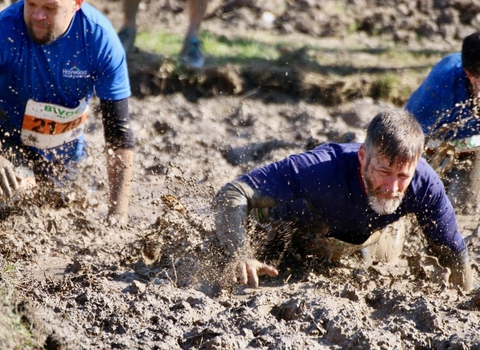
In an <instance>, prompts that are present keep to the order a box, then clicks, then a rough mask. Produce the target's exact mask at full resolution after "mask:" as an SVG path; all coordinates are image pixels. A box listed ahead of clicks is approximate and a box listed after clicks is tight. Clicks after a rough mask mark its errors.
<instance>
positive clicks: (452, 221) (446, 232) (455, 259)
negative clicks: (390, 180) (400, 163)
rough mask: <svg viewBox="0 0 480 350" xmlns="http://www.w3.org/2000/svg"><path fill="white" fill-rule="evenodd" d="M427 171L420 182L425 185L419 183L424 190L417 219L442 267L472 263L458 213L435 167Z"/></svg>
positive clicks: (418, 199)
mask: <svg viewBox="0 0 480 350" xmlns="http://www.w3.org/2000/svg"><path fill="white" fill-rule="evenodd" d="M425 167H427V166H426V165H425ZM427 170H428V173H427V174H425V176H423V177H422V178H421V179H420V180H419V181H420V182H421V184H418V183H417V184H416V186H421V188H423V189H424V190H423V191H418V192H417V198H416V200H417V204H418V206H417V209H416V216H417V220H418V222H419V224H420V225H421V227H422V229H423V233H424V234H425V236H426V238H427V240H428V243H429V245H430V247H431V248H432V250H433V252H434V253H435V254H436V255H437V257H438V258H439V260H440V261H441V262H442V264H444V265H447V266H451V265H452V264H458V263H465V262H466V261H468V251H467V246H466V244H465V241H464V239H463V236H462V234H461V232H460V230H459V228H458V224H457V218H456V215H455V210H454V208H453V206H452V204H451V202H450V200H449V199H448V197H447V195H446V193H445V189H444V187H443V184H442V182H441V180H440V179H439V178H438V176H437V175H436V174H434V172H433V170H431V168H428V169H427Z"/></svg>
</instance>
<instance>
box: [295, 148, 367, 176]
mask: <svg viewBox="0 0 480 350" xmlns="http://www.w3.org/2000/svg"><path fill="white" fill-rule="evenodd" d="M359 148H360V144H359V143H344V144H341V143H325V144H322V145H320V146H318V147H316V148H314V149H312V150H310V151H307V152H304V153H300V154H296V155H293V156H290V157H288V158H287V159H286V162H287V163H288V164H291V165H294V166H295V167H297V168H304V169H310V170H314V169H317V170H319V169H322V171H326V170H327V169H329V170H330V171H336V169H338V168H341V169H343V168H345V167H347V168H350V167H353V166H356V164H357V162H358V156H357V154H358V150H359ZM319 171H320V170H319Z"/></svg>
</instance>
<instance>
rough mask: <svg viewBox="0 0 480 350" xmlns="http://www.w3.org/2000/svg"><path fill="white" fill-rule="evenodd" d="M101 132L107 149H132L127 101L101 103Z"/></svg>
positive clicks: (132, 142)
mask: <svg viewBox="0 0 480 350" xmlns="http://www.w3.org/2000/svg"><path fill="white" fill-rule="evenodd" d="M100 109H101V112H102V121H103V130H104V135H105V144H106V147H107V148H113V149H114V150H116V149H134V148H135V142H134V138H133V131H132V128H131V127H130V116H129V113H128V99H127V98H125V99H123V100H118V101H101V102H100Z"/></svg>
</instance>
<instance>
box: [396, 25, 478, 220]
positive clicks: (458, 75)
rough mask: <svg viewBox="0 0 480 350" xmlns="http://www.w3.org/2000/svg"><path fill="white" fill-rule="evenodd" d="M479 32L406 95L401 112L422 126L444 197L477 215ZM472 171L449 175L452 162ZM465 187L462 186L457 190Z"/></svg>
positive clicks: (434, 68) (469, 36)
mask: <svg viewBox="0 0 480 350" xmlns="http://www.w3.org/2000/svg"><path fill="white" fill-rule="evenodd" d="M479 98H480V32H475V33H473V34H470V35H468V36H467V37H465V39H464V40H463V44H462V52H461V53H460V52H459V53H454V54H451V55H448V56H446V57H445V58H443V59H442V60H441V61H440V62H439V63H437V64H436V65H435V66H434V67H433V69H432V70H431V72H430V73H429V74H428V76H427V77H426V79H425V80H424V81H423V83H422V84H421V85H420V86H419V88H418V89H417V90H416V91H414V92H413V94H412V95H411V96H410V98H409V100H408V102H407V105H406V106H405V109H406V110H407V111H409V112H410V113H412V114H413V115H414V116H415V118H417V119H418V121H419V122H420V124H421V125H422V128H423V131H424V132H425V134H426V135H427V138H428V139H429V142H428V144H427V151H428V154H429V155H430V157H431V159H430V164H431V165H432V166H433V168H434V169H435V171H437V173H439V174H440V175H441V176H442V178H444V179H445V180H447V181H448V182H449V183H451V184H452V186H451V187H450V186H449V187H448V192H449V194H450V195H451V196H453V197H454V198H455V199H456V201H457V202H458V203H459V204H460V205H462V206H464V207H465V210H470V211H472V210H473V211H475V210H477V207H478V203H477V202H478V193H479V191H480V180H479V176H478V174H479V172H480V152H479V151H478V150H477V149H478V147H479V146H480V114H479V110H478V107H479ZM460 154H462V157H463V158H465V159H467V158H468V160H469V162H471V164H472V165H471V167H470V170H467V171H463V170H460V172H459V171H456V172H455V174H453V173H450V170H451V168H452V166H453V165H454V159H455V158H454V157H453V156H456V157H458V156H459V155H460ZM460 182H462V183H463V182H465V185H464V186H462V185H459V183H460Z"/></svg>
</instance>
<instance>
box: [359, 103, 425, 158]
mask: <svg viewBox="0 0 480 350" xmlns="http://www.w3.org/2000/svg"><path fill="white" fill-rule="evenodd" d="M424 143H425V136H424V134H423V131H422V126H421V125H420V123H419V122H418V121H417V120H416V119H415V118H414V117H413V115H412V114H410V113H409V112H408V111H406V110H403V109H387V110H385V111H382V112H380V113H378V114H377V115H376V116H375V117H374V118H373V119H372V121H371V122H370V124H369V126H368V129H367V137H366V138H365V144H364V146H365V150H366V153H367V163H369V162H370V158H371V156H372V153H373V152H374V151H375V150H376V151H377V152H378V153H379V154H381V155H383V156H385V157H386V158H387V159H389V161H390V164H393V163H394V162H395V161H399V162H401V163H404V162H413V161H417V160H418V158H420V156H421V154H422V152H423V147H424Z"/></svg>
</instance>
